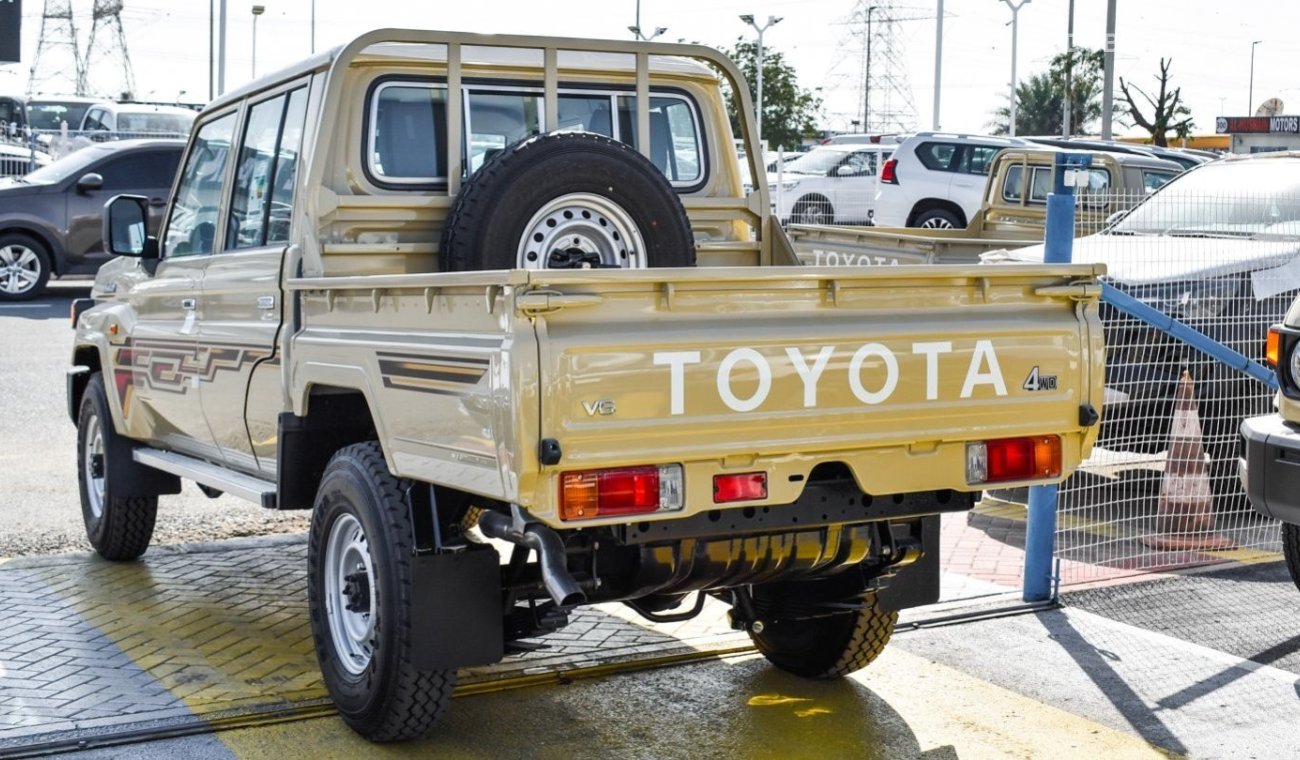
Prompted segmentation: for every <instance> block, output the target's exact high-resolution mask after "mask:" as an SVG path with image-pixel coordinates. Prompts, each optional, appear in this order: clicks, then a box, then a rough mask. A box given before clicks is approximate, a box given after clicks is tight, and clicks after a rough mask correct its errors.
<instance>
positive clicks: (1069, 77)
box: [1061, 0, 1074, 138]
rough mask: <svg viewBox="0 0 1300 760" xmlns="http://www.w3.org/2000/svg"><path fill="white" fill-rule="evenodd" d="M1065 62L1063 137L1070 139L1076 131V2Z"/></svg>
mask: <svg viewBox="0 0 1300 760" xmlns="http://www.w3.org/2000/svg"><path fill="white" fill-rule="evenodd" d="M1065 62H1066V63H1065V97H1064V98H1062V100H1064V101H1065V114H1064V115H1063V117H1062V118H1061V137H1065V138H1068V137H1069V136H1070V133H1072V132H1073V131H1074V128H1073V126H1074V125H1072V124H1071V123H1070V122H1071V121H1072V119H1071V118H1070V116H1071V109H1072V108H1073V106H1074V104H1073V103H1072V102H1071V100H1072V99H1073V98H1072V97H1071V93H1070V91H1071V90H1072V89H1073V87H1074V81H1073V80H1074V0H1070V17H1069V21H1068V22H1067V23H1066V31H1065Z"/></svg>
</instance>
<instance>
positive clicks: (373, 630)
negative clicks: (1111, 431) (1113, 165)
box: [68, 30, 1102, 741]
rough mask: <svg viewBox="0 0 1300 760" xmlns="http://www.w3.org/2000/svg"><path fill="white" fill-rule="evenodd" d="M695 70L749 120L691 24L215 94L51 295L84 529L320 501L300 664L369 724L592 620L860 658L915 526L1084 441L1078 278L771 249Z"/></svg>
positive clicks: (854, 663)
mask: <svg viewBox="0 0 1300 760" xmlns="http://www.w3.org/2000/svg"><path fill="white" fill-rule="evenodd" d="M724 82H725V83H726V85H727V88H728V90H729V91H731V92H735V93H740V95H739V97H740V98H741V101H740V108H739V112H740V113H743V114H749V113H752V108H751V106H750V102H749V99H748V97H747V95H746V93H748V89H747V87H746V85H745V83H744V81H743V79H742V77H741V75H740V73H739V72H738V70H737V68H736V66H735V65H734V64H733V63H732V62H731V61H730V60H728V59H727V58H725V57H724V56H722V55H720V54H718V53H717V52H715V51H713V50H710V49H708V48H703V47H698V46H689V45H668V44H648V43H631V42H626V41H620V42H612V41H591V40H577V39H557V38H542V37H535V38H534V37H515V36H479V35H468V34H451V33H437V32H427V31H410V30H384V31H377V32H372V33H368V34H365V35H363V36H361V37H359V38H357V39H356V40H354V41H353V42H351V43H349V44H347V45H346V46H344V47H342V48H340V49H338V50H335V51H332V52H330V53H328V54H323V55H319V56H317V57H315V58H311V59H309V60H307V61H304V62H302V63H301V64H299V65H297V66H295V67H293V68H290V69H288V70H286V71H284V72H281V73H280V74H277V75H275V76H273V77H270V78H267V79H263V80H260V81H258V82H255V83H253V84H251V85H248V86H246V87H244V88H243V89H240V90H238V91H236V92H232V93H230V94H228V95H225V96H223V97H221V98H219V99H218V100H216V101H215V102H213V103H212V104H210V105H209V106H208V107H207V108H206V109H205V110H204V111H203V113H202V114H201V115H200V116H199V117H198V120H197V121H196V123H195V126H194V132H193V135H192V136H191V138H190V141H189V146H188V149H187V153H186V156H185V158H184V160H183V162H182V165H181V169H180V174H179V176H178V178H177V181H176V185H175V188H174V189H173V192H172V196H171V199H170V201H169V203H168V208H167V210H166V215H165V222H164V224H163V226H162V228H161V231H160V234H159V236H158V237H157V238H156V239H155V238H151V237H147V236H146V235H145V234H144V228H143V226H142V225H143V219H144V214H145V210H146V207H147V205H148V201H147V199H143V198H137V197H131V196H121V197H118V198H116V199H114V200H113V201H111V202H110V203H109V204H108V206H106V209H105V220H104V230H105V239H106V242H107V245H108V247H109V248H110V249H111V250H112V251H113V253H115V254H118V256H119V257H118V258H116V259H115V260H113V261H112V262H111V263H110V264H108V265H107V266H105V267H104V268H103V269H102V270H101V271H100V273H99V276H98V279H97V280H96V282H95V286H94V289H93V291H92V295H93V299H91V300H90V301H88V302H86V303H79V304H78V305H77V309H76V311H77V312H78V313H77V314H76V341H75V349H74V354H73V356H72V364H73V369H72V370H71V371H70V373H69V383H68V400H69V411H70V413H71V414H72V417H73V419H74V421H76V423H77V425H78V457H79V460H78V461H79V472H80V477H81V493H82V508H83V513H84V517H85V522H86V528H87V533H88V535H89V538H90V541H91V543H92V544H93V545H94V547H95V549H96V550H97V551H98V552H99V553H100V554H102V555H103V556H104V557H106V558H109V559H114V560H127V559H132V558H135V557H137V556H139V555H140V554H141V553H142V552H144V551H145V550H146V548H147V546H148V543H149V540H150V534H151V531H152V528H153V523H154V516H155V512H156V506H157V500H158V497H159V496H161V495H166V494H171V493H175V492H176V491H177V489H178V488H179V487H180V481H181V479H185V480H191V481H194V482H196V483H198V484H199V485H200V486H201V487H202V488H203V489H204V490H205V491H206V492H208V493H209V494H216V493H217V492H224V493H228V494H233V495H236V496H239V497H243V498H246V499H251V500H252V501H254V502H257V503H260V504H262V505H263V506H265V507H267V508H268V509H311V510H313V514H312V525H311V531H310V537H309V551H308V556H309V567H308V590H309V605H310V612H311V625H312V631H313V634H314V636H315V642H316V650H317V653H318V657H319V660H320V666H321V669H322V672H323V674H324V681H325V684H326V686H327V688H328V690H329V693H330V695H331V696H332V698H333V700H334V701H335V703H336V704H337V706H338V709H339V711H340V713H341V715H342V716H343V718H344V720H346V721H347V722H348V723H349V724H350V725H351V726H352V727H353V728H354V729H356V730H357V731H358V732H359V733H360V734H362V735H364V736H366V737H368V738H370V739H373V740H378V741H388V740H398V739H405V738H410V737H414V736H420V735H423V734H425V733H427V732H428V731H429V730H430V729H431V728H432V727H433V725H434V724H435V723H436V722H437V720H438V719H439V717H440V716H441V715H442V714H443V713H444V711H445V709H446V707H447V704H448V701H449V699H450V697H451V694H452V689H453V686H454V684H455V681H456V669H457V668H458V667H461V666H469V665H478V664H484V663H490V662H493V661H496V660H498V659H500V658H501V657H503V656H504V654H505V653H507V652H509V651H511V650H514V649H518V648H521V647H523V646H529V645H527V644H520V643H519V642H521V641H522V640H525V639H530V638H533V637H536V636H539V635H541V634H544V633H547V632H549V631H553V630H555V629H557V628H560V627H561V626H563V625H564V624H565V623H566V622H567V619H568V613H569V612H570V611H571V610H573V609H574V608H575V607H576V606H578V605H583V604H594V603H603V602H624V603H626V604H627V605H629V606H631V607H632V608H633V609H635V610H636V611H637V612H638V613H640V614H642V615H644V616H645V617H646V618H648V619H650V620H665V619H682V618H685V617H689V616H691V615H692V614H695V613H698V612H699V610H700V609H701V606H702V604H703V603H704V600H705V599H706V598H708V597H712V598H715V599H718V600H721V601H722V602H724V603H726V604H728V605H730V607H731V610H732V612H731V620H732V623H733V625H734V626H735V627H736V628H738V629H743V630H744V631H747V632H748V633H749V635H750V636H751V637H752V638H753V641H754V644H755V646H756V647H757V648H758V649H759V650H760V651H761V652H762V653H763V654H764V655H766V656H767V658H768V659H769V660H771V662H772V663H774V664H775V665H776V666H777V667H780V668H784V669H786V670H788V671H791V672H793V673H797V674H799V675H802V676H806V677H810V678H834V677H839V676H843V675H845V674H847V673H850V672H852V671H854V670H856V669H858V668H861V667H863V666H865V665H866V664H867V663H869V662H870V661H871V660H872V659H873V658H874V657H876V655H878V654H879V653H880V651H881V649H882V648H883V647H884V646H885V643H886V642H887V641H888V639H889V636H890V633H891V631H892V630H893V626H894V623H895V620H896V619H897V615H898V610H899V609H900V608H904V607H909V606H914V605H918V604H924V603H927V602H930V601H933V600H934V599H936V598H937V595H938V580H939V570H938V535H939V533H938V527H939V523H938V519H939V515H940V514H941V513H944V512H952V511H958V510H966V509H969V508H970V507H971V505H972V499H973V498H974V494H975V493H977V492H978V491H980V490H981V489H983V488H985V487H986V486H989V485H990V484H993V483H999V484H1010V485H1024V484H1034V483H1050V482H1056V481H1060V480H1061V479H1063V478H1064V477H1065V476H1067V475H1068V474H1069V473H1070V472H1071V470H1073V469H1074V468H1075V467H1076V466H1077V465H1078V463H1079V461H1080V459H1081V458H1082V457H1083V456H1084V455H1085V454H1086V453H1087V452H1088V450H1089V448H1090V446H1091V445H1092V443H1093V440H1094V439H1095V437H1096V434H1097V424H1096V423H1097V412H1096V410H1097V409H1100V407H1101V392H1102V345H1101V335H1102V332H1101V327H1100V324H1099V322H1098V321H1097V295H1098V292H1097V284H1096V277H1097V275H1098V274H1099V270H1097V269H1095V268H1092V267H1080V266H1015V267H1011V266H1007V267H983V268H979V267H963V268H941V267H895V268H890V269H888V270H846V269H844V268H842V267H807V266H800V265H799V264H798V261H797V259H796V258H795V256H794V254H793V251H792V250H791V248H790V247H789V245H788V241H787V240H786V239H785V238H784V237H783V236H782V234H781V232H780V227H779V226H778V225H777V224H775V223H774V222H773V220H772V219H771V218H770V216H769V215H768V214H767V210H768V199H767V195H766V188H764V187H762V186H760V187H759V188H758V189H756V190H754V191H752V192H751V193H744V192H743V191H742V185H743V183H744V181H745V179H746V176H745V175H746V174H747V173H751V174H752V176H761V170H762V167H761V166H759V165H757V164H756V163H755V159H754V158H753V157H755V156H759V155H761V153H760V152H759V151H758V150H755V149H754V148H755V147H756V145H757V141H756V139H755V134H754V128H753V125H752V124H751V123H750V122H749V121H748V120H746V121H745V124H744V133H743V134H742V135H741V137H742V138H743V139H744V140H745V144H746V145H747V147H748V148H749V150H748V151H747V155H748V156H750V157H751V158H750V159H749V166H748V167H747V170H748V171H747V172H746V171H744V170H742V168H741V166H740V165H739V163H738V161H737V159H736V155H735V152H734V150H733V149H732V134H731V129H730V127H729V126H728V119H727V111H726V108H725V104H724V100H723V94H722V93H723V89H722V85H723V83H724ZM487 539H495V540H493V541H489V540H487ZM497 546H505V547H513V548H512V549H511V550H509V551H508V552H507V553H508V554H509V555H510V556H509V557H508V558H506V557H502V556H500V555H499V553H498V550H497V548H496V547H497ZM503 560H504V561H503Z"/></svg>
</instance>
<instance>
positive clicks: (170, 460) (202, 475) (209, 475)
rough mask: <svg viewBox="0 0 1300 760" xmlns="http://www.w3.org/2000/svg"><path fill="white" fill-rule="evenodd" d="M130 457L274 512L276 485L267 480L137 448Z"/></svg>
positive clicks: (168, 453)
mask: <svg viewBox="0 0 1300 760" xmlns="http://www.w3.org/2000/svg"><path fill="white" fill-rule="evenodd" d="M133 456H134V458H135V461H137V462H139V463H140V464H142V465H145V466H147V467H152V468H154V469H155V470H162V471H163V472H169V473H171V474H172V475H176V476H178V477H182V478H184V479H186V480H192V481H194V482H195V483H198V484H199V485H204V486H207V487H209V488H215V489H216V490H218V491H224V492H226V493H228V494H230V495H232V496H238V497H239V498H241V499H246V500H248V501H251V502H253V503H254V504H261V505H262V506H263V507H265V508H267V509H275V483H272V482H270V481H267V480H261V479H260V478H255V477H253V476H252V475H244V474H243V473H239V472H233V471H231V470H228V469H226V468H225V467H222V466H220V465H215V464H212V463H210V462H205V461H203V460H202V459H195V458H194V457H187V456H185V455H184V454H177V453H175V452H172V451H159V450H157V449H145V448H139V449H136V450H135V452H134V455H133Z"/></svg>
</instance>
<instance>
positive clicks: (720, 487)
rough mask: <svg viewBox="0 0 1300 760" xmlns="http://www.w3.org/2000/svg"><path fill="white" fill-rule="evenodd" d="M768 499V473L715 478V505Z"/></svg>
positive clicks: (750, 473) (718, 476)
mask: <svg viewBox="0 0 1300 760" xmlns="http://www.w3.org/2000/svg"><path fill="white" fill-rule="evenodd" d="M766 498H767V473H766V472H745V473H741V474H739V475H714V476H713V503H714V504H726V503H728V502H732V501H755V500H757V499H766Z"/></svg>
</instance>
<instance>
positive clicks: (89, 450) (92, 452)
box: [81, 413, 107, 520]
mask: <svg viewBox="0 0 1300 760" xmlns="http://www.w3.org/2000/svg"><path fill="white" fill-rule="evenodd" d="M81 457H82V460H81V466H82V467H83V468H85V473H84V477H85V479H86V506H88V507H90V514H91V515H92V516H93V517H94V518H95V519H96V520H98V519H100V518H101V517H103V516H104V488H105V486H104V483H105V481H106V480H107V477H106V476H105V474H104V429H103V427H102V426H101V425H100V424H99V415H98V414H93V413H92V414H91V415H90V419H89V421H88V422H87V424H86V441H85V444H84V450H83V451H82V454H81Z"/></svg>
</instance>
